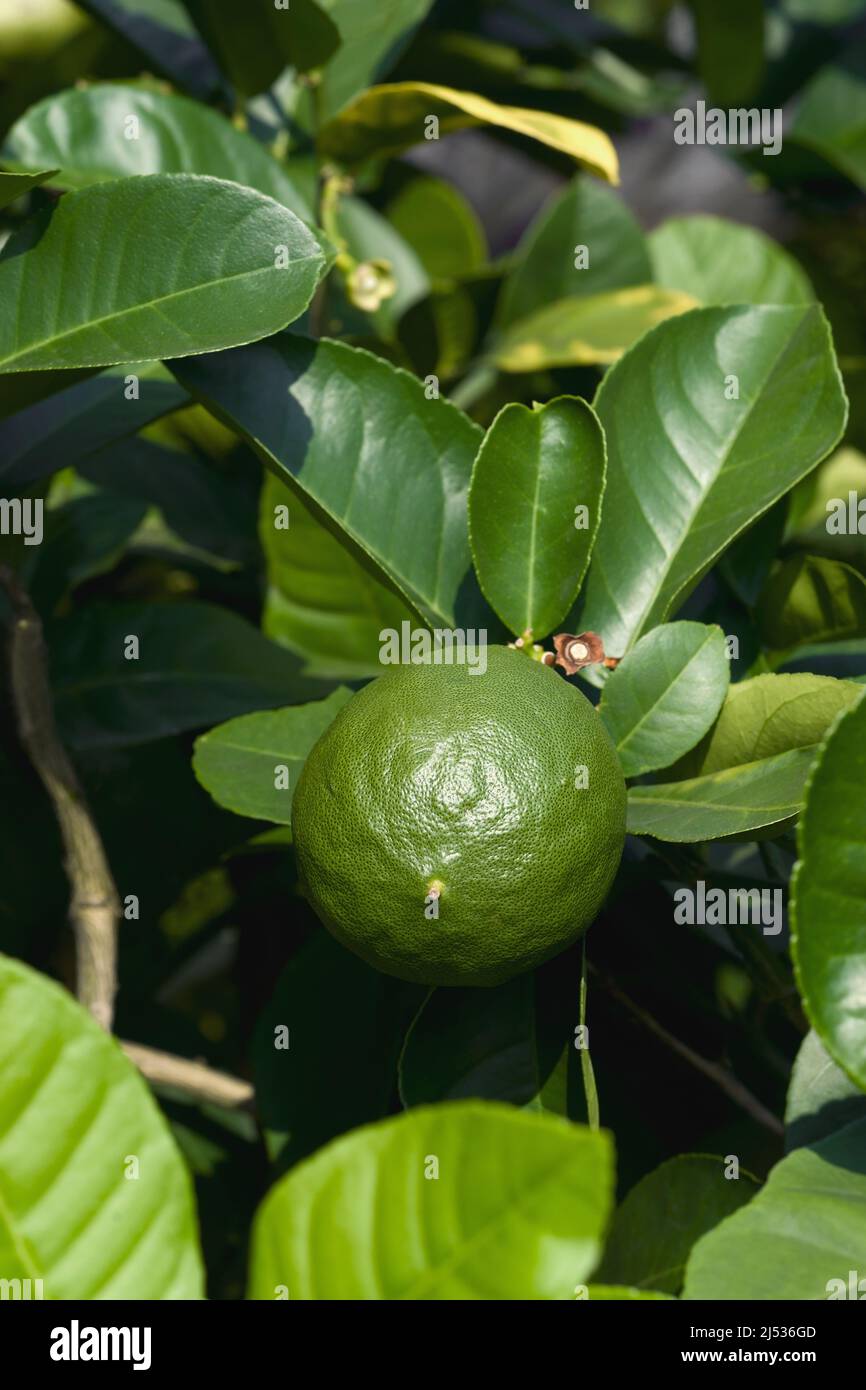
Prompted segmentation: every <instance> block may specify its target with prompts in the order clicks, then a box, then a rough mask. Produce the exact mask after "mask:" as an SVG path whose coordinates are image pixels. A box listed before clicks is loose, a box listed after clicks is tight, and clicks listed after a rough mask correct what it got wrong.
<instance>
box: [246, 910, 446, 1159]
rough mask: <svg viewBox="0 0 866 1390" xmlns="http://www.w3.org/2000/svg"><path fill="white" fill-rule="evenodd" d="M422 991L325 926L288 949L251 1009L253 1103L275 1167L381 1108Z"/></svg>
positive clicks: (388, 1098)
mask: <svg viewBox="0 0 866 1390" xmlns="http://www.w3.org/2000/svg"><path fill="white" fill-rule="evenodd" d="M424 994H425V990H424V988H423V987H422V986H420V985H410V984H407V983H406V982H405V981H404V980H395V979H392V978H390V977H389V976H387V975H383V974H382V972H381V971H379V970H374V969H373V968H372V966H369V965H365V964H364V962H363V961H362V960H359V959H358V957H357V956H355V955H353V954H352V952H351V951H346V950H345V949H344V948H343V947H342V946H340V945H339V943H338V942H337V941H335V940H334V938H333V937H332V936H331V935H330V934H329V933H328V932H326V931H324V930H323V929H319V930H318V931H315V932H314V934H313V936H312V937H311V938H310V940H309V941H307V942H305V944H304V945H303V946H302V947H301V949H300V951H298V953H297V954H296V955H295V956H293V957H292V959H291V960H290V961H289V963H288V965H287V966H286V967H285V969H284V970H283V972H282V974H281V975H280V977H279V979H278V981H277V985H276V989H275V990H274V994H273V996H272V998H271V999H270V1000H269V1002H268V1003H267V1004H266V1005H265V1007H264V1009H263V1010H262V1012H261V1014H260V1015H259V1018H258V1021H257V1023H256V1031H255V1036H254V1038H253V1053H252V1056H253V1071H254V1077H255V1083H256V1107H257V1110H258V1113H259V1116H260V1120H261V1124H262V1128H263V1130H264V1133H265V1140H266V1143H267V1146H268V1151H269V1154H270V1157H271V1158H272V1159H273V1160H274V1161H276V1162H277V1163H278V1164H279V1167H280V1170H281V1171H282V1170H284V1169H286V1168H289V1167H291V1166H292V1165H293V1164H295V1163H297V1162H298V1161H299V1160H300V1159H302V1158H306V1157H307V1155H308V1154H310V1153H312V1152H313V1150H314V1149H317V1148H319V1147H320V1146H321V1145H322V1144H326V1143H327V1142H328V1141H329V1140H330V1139H333V1138H335V1137H336V1136H337V1135H339V1134H344V1133H345V1132H346V1131H347V1130H350V1129H353V1128H354V1127H355V1126H356V1125H360V1124H363V1123H364V1122H365V1121H368V1120H371V1119H378V1118H380V1117H381V1116H384V1115H386V1114H387V1113H388V1111H389V1110H390V1109H391V1108H392V1104H393V1099H394V1092H395V1088H396V1081H397V1058H398V1056H399V1052H400V1047H401V1045H402V1042H403V1035H404V1033H405V1031H406V1028H407V1027H408V1025H409V1023H410V1022H411V1019H412V1017H413V1015H414V1014H415V1013H417V1011H418V1009H419V1007H420V1005H421V1002H422V1000H423V998H424ZM324 999H327V1001H328V1006H327V1008H323V1007H322V1001H323V1000H324ZM335 1018H339V1020H340V1026H339V1027H338V1028H335V1027H334V1026H333V1025H334V1019H335ZM284 1030H288V1036H287V1037H286V1034H285V1031H284ZM347 1038H351V1040H352V1046H351V1047H349V1048H347V1047H346V1040H347ZM284 1041H285V1042H287V1043H288V1046H281V1043H282V1042H284Z"/></svg>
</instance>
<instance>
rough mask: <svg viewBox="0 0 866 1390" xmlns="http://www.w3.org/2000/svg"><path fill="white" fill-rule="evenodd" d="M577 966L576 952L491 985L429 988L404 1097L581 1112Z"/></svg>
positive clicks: (404, 1070) (412, 1042)
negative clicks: (577, 1101)
mask: <svg viewBox="0 0 866 1390" xmlns="http://www.w3.org/2000/svg"><path fill="white" fill-rule="evenodd" d="M572 967H574V968H572ZM579 974H580V970H579V962H578V963H577V964H576V965H575V959H574V955H573V954H572V955H571V956H569V957H567V958H564V957H562V956H558V957H557V959H556V961H555V962H552V963H551V964H549V965H547V966H542V968H541V969H540V970H536V971H534V972H533V973H530V974H528V975H518V976H517V977H516V978H515V979H513V980H509V981H508V982H507V983H506V984H504V985H497V986H495V987H494V988H493V989H434V990H431V992H430V995H429V997H428V999H427V1000H426V1002H425V1003H424V1005H423V1007H422V1008H421V1009H420V1011H419V1013H418V1016H417V1017H416V1018H415V1020H414V1022H413V1023H412V1027H411V1028H410V1029H409V1031H408V1033H407V1035H406V1041H405V1045H404V1048H403V1053H402V1056H401V1058H400V1095H401V1098H402V1100H403V1104H404V1105H407V1106H414V1105H428V1104H434V1103H436V1102H439V1101H446V1100H469V1099H477V1100H500V1101H507V1102H508V1103H509V1104H510V1105H519V1106H522V1107H523V1108H525V1109H528V1110H546V1111H550V1112H552V1113H553V1114H558V1115H571V1117H572V1118H575V1117H576V1116H575V1112H574V1110H573V1108H572V1106H571V1105H570V1101H572V1100H573V1095H572V1091H573V1087H571V1086H570V1085H569V1082H570V1080H571V1079H572V1078H571V1077H570V1075H569V1071H570V1068H569V1060H570V1058H572V1059H577V1058H578V1053H577V1051H576V1049H575V1046H574V1030H575V1027H576V1024H577V1016H576V1012H575V1000H576V997H577V991H578V984H579ZM572 1065H576V1061H573V1063H572ZM574 1079H575V1080H576V1077H575V1078H574Z"/></svg>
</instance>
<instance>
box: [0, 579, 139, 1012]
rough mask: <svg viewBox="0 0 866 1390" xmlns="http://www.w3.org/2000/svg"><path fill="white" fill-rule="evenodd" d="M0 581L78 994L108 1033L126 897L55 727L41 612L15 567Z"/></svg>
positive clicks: (15, 683)
mask: <svg viewBox="0 0 866 1390" xmlns="http://www.w3.org/2000/svg"><path fill="white" fill-rule="evenodd" d="M0 583H2V584H3V587H4V588H5V589H6V592H7V593H8V595H9V599H10V602H11V604H12V611H13V624H12V648H11V655H10V667H11V678H12V698H13V701H14V705H15V714H16V719H17V723H18V733H19V737H20V739H21V742H22V744H23V745H24V748H25V749H26V751H27V754H28V756H29V758H30V761H31V763H32V764H33V767H34V768H35V770H36V772H37V773H38V774H39V777H40V778H41V780H42V784H43V786H44V787H45V790H46V791H47V793H48V795H49V797H50V799H51V804H52V806H53V807H54V814H55V815H56V817H57V822H58V825H59V827H60V834H61V837H62V840H63V849H64V861H65V867H66V876H67V878H68V880H69V886H70V890H71V891H70V899H69V918H70V921H71V923H72V928H73V931H74V933H75V949H76V956H77V988H78V998H79V1000H80V1002H81V1003H82V1004H83V1005H84V1007H85V1008H86V1009H87V1010H88V1011H89V1012H90V1013H91V1014H92V1015H93V1017H94V1018H95V1019H96V1021H97V1023H98V1024H99V1025H100V1027H101V1028H104V1029H105V1030H106V1031H107V1032H110V1031H111V1024H112V1020H113V1018H114V996H115V994H116V993H117V923H118V920H119V918H120V899H119V898H118V895H117V889H116V888H115V886H114V880H113V878H112V876H111V869H110V868H109V865H108V859H107V858H106V854H105V850H104V848H103V845H102V840H101V839H100V836H99V831H98V830H97V829H96V826H95V824H94V821H93V817H92V816H91V814H90V810H89V807H88V805H87V801H86V799H85V796H84V792H83V790H82V787H81V784H80V782H79V780H78V776H77V774H76V772H75V769H74V767H73V766H72V763H71V762H70V759H69V756H68V754H67V752H66V749H65V748H64V747H63V745H62V743H61V742H60V739H59V737H58V734H57V727H56V725H55V722H54V710H53V707H52V703H51V690H50V687H49V684H48V654H47V651H46V648H45V641H44V639H43V636H42V623H41V622H40V619H39V615H38V613H37V612H36V610H35V608H34V607H33V605H32V603H31V602H30V597H29V595H28V594H27V593H26V592H25V590H24V589H23V588H22V587H21V585H20V584H19V582H18V579H17V577H16V576H15V574H13V572H12V571H11V570H9V569H6V568H5V567H4V568H0Z"/></svg>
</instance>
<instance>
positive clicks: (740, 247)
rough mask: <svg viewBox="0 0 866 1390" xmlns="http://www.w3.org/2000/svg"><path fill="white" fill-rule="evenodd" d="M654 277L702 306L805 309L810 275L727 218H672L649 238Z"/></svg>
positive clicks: (753, 230)
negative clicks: (789, 305)
mask: <svg viewBox="0 0 866 1390" xmlns="http://www.w3.org/2000/svg"><path fill="white" fill-rule="evenodd" d="M647 245H648V248H649V254H650V259H651V261H652V278H653V279H654V280H655V282H656V284H658V285H663V286H664V287H665V289H669V290H682V291H684V292H685V293H686V294H690V295H693V296H694V298H695V299H696V300H698V301H699V302H700V303H701V304H807V303H809V302H810V300H813V299H814V298H815V294H814V291H813V289H812V286H811V285H810V283H809V280H808V277H807V275H806V272H805V271H804V270H803V269H802V268H801V267H800V266H799V265H798V263H797V262H796V261H795V260H794V258H793V256H790V255H789V254H788V252H787V251H785V250H784V249H783V248H782V247H781V246H779V244H778V243H777V242H775V241H773V240H772V238H771V237H768V236H767V235H766V234H765V233H764V232H761V231H758V229H757V228H756V227H745V226H742V225H741V224H740V223H737V222H728V221H726V220H725V218H723V217H705V216H696V217H672V218H670V219H669V220H668V221H667V222H663V223H662V225H661V226H660V227H658V228H656V230H655V231H654V232H652V233H651V234H650V236H649V237H648V239H647Z"/></svg>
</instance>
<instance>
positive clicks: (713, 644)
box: [599, 623, 730, 777]
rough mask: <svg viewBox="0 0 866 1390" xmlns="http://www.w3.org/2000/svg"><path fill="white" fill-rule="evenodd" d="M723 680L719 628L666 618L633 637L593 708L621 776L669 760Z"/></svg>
mask: <svg viewBox="0 0 866 1390" xmlns="http://www.w3.org/2000/svg"><path fill="white" fill-rule="evenodd" d="M729 679H730V662H729V661H728V655H727V647H726V645H725V634H724V633H723V632H722V630H721V628H718V627H706V626H705V625H704V624H703V623H666V624H664V625H663V626H661V627H657V628H654V629H653V631H652V632H648V633H647V635H646V636H645V637H642V638H641V640H640V641H639V642H638V643H637V645H636V646H635V647H634V649H633V650H632V651H631V652H629V654H628V656H627V657H626V658H625V660H624V661H623V662H622V663H621V664H620V665H619V666H618V667H617V668H616V670H615V671H614V672H613V673H612V675H611V676H610V678H609V680H608V681H607V682H606V683H605V687H604V695H603V696H602V700H601V703H600V705H599V714H600V715H601V717H602V720H603V721H604V724H605V727H606V728H607V731H608V733H609V734H610V736H611V738H612V739H613V742H614V743H615V744H616V751H617V753H618V754H619V758H620V762H621V763H622V768H623V772H624V773H625V775H626V777H638V776H640V775H641V774H642V773H644V772H654V771H656V770H657V769H658V768H662V767H670V765H671V763H673V762H675V761H676V759H677V758H679V757H681V756H682V754H683V753H686V752H688V750H689V749H690V748H693V747H694V745H695V744H696V743H697V741H698V739H700V738H702V737H703V735H704V734H705V733H706V731H707V729H708V728H709V727H710V725H711V724H712V723H713V721H714V719H715V718H716V715H717V714H718V712H719V710H720V708H721V706H722V703H723V701H724V698H725V694H726V692H727V689H728V681H729Z"/></svg>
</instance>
